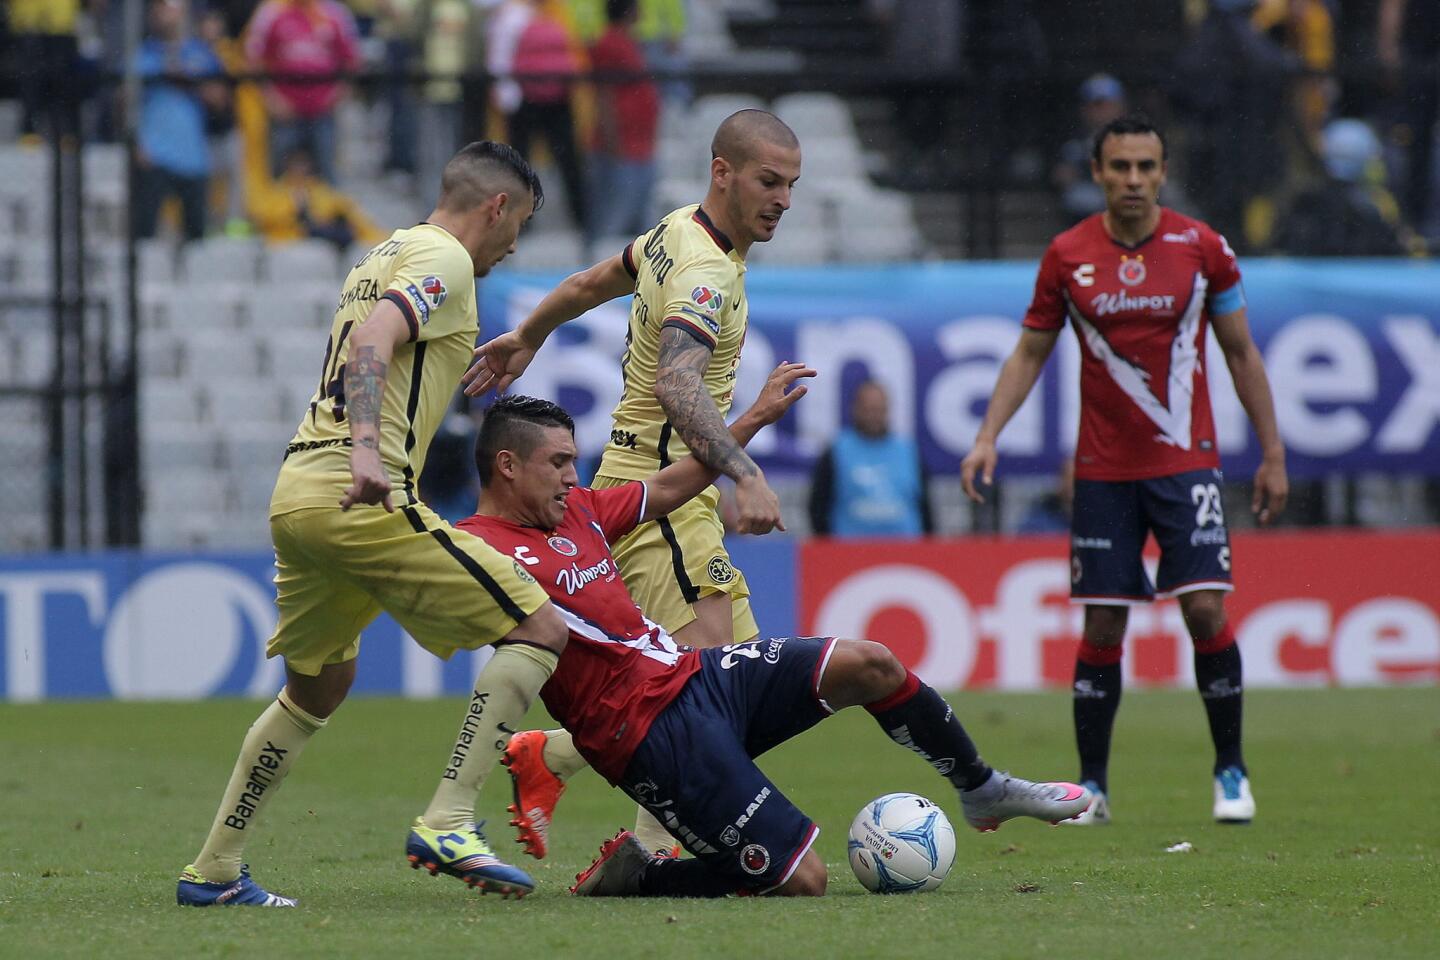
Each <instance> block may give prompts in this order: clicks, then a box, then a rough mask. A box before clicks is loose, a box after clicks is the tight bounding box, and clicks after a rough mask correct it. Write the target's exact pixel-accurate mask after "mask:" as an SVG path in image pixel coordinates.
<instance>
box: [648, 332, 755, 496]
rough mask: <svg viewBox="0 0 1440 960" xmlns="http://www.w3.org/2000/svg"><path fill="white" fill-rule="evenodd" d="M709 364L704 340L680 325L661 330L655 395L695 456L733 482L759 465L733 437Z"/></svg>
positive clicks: (708, 353)
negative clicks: (709, 380)
mask: <svg viewBox="0 0 1440 960" xmlns="http://www.w3.org/2000/svg"><path fill="white" fill-rule="evenodd" d="M709 364H710V350H709V349H708V348H707V347H706V346H705V345H704V344H703V343H701V342H700V341H698V340H696V339H695V338H694V337H692V336H690V334H688V333H686V332H685V331H683V330H677V329H675V328H674V327H667V328H665V329H663V330H661V331H660V356H659V359H658V362H657V364H656V373H655V397H656V399H658V400H659V401H660V406H661V407H663V408H664V410H665V415H666V416H667V417H669V418H670V424H671V425H672V426H673V427H674V428H675V431H676V432H677V433H679V434H680V439H681V440H684V441H685V445H686V446H688V447H689V448H690V452H691V453H692V454H694V455H695V459H697V460H699V461H700V462H701V463H703V464H705V466H707V467H709V468H710V469H712V470H716V471H719V472H720V473H723V474H725V475H726V476H727V477H730V478H731V479H732V480H739V479H740V478H742V477H749V476H754V475H755V474H756V473H758V472H759V468H758V467H756V466H755V461H754V460H752V459H750V455H749V454H747V453H746V452H745V450H744V448H743V447H741V446H740V444H739V443H738V442H736V440H735V438H734V437H733V436H731V435H730V428H729V427H727V426H726V425H725V418H724V417H722V416H721V415H720V411H719V409H717V408H716V406H715V400H714V399H713V398H712V397H711V396H710V394H709V392H708V391H706V389H705V368H706V367H707V366H709Z"/></svg>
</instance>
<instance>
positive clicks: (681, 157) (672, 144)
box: [655, 134, 710, 212]
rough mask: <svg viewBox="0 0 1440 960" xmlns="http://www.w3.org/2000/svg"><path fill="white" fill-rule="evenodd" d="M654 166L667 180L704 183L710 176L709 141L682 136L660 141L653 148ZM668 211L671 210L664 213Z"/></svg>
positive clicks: (667, 210)
mask: <svg viewBox="0 0 1440 960" xmlns="http://www.w3.org/2000/svg"><path fill="white" fill-rule="evenodd" d="M655 165H656V168H657V169H658V170H660V171H661V172H662V175H663V176H665V177H667V178H674V179H676V180H683V181H686V182H690V181H698V182H700V183H704V182H705V181H706V180H708V179H709V175H710V141H709V140H704V141H700V140H697V139H694V138H692V137H690V136H688V135H684V134H682V135H681V136H680V137H678V138H676V139H673V140H661V141H660V142H659V143H658V144H656V147H655ZM700 196H704V194H703V193H701V194H700ZM696 199H697V200H698V199H699V197H698V196H697V197H696ZM670 209H673V208H667V209H666V210H665V211H664V212H669V210H670Z"/></svg>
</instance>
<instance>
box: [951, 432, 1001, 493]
mask: <svg viewBox="0 0 1440 960" xmlns="http://www.w3.org/2000/svg"><path fill="white" fill-rule="evenodd" d="M997 459H999V458H998V456H997V454H996V453H995V444H993V443H991V442H990V441H989V440H976V441H975V446H973V447H971V448H970V452H969V453H967V454H965V459H964V460H961V461H960V485H961V486H962V487H964V488H965V496H967V497H969V498H970V499H971V500H974V501H975V502H976V503H984V502H985V496H984V495H983V494H982V493H981V492H980V491H979V490H977V489H976V488H975V474H977V473H978V474H980V482H981V483H983V484H985V486H987V487H988V486H990V484H992V483H994V482H995V461H996V460H997Z"/></svg>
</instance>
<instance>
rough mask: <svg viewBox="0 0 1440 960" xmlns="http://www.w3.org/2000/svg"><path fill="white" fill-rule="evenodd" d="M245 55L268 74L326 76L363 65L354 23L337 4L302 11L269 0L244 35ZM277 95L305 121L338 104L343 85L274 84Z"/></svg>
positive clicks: (323, 2) (323, 1) (323, 0)
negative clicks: (304, 118)
mask: <svg viewBox="0 0 1440 960" xmlns="http://www.w3.org/2000/svg"><path fill="white" fill-rule="evenodd" d="M245 53H246V55H247V56H248V57H249V58H250V61H251V63H254V64H255V65H256V66H257V67H258V68H259V69H261V70H265V71H268V72H270V73H280V74H292V75H300V76H304V75H316V76H324V75H326V74H332V73H342V72H344V71H346V70H353V69H355V68H356V67H358V66H359V65H360V39H359V33H358V31H357V30H356V27H355V18H354V17H353V16H351V14H350V10H349V9H348V8H347V7H346V6H345V5H344V4H343V3H338V2H336V0H320V2H319V3H316V4H314V5H313V6H310V7H302V6H300V5H298V4H295V3H288V2H284V0H269V2H267V3H264V4H261V6H260V9H258V10H256V11H255V16H254V19H252V20H251V21H250V27H249V29H248V32H247V33H246V40H245ZM275 93H276V94H277V95H278V96H280V97H282V98H284V99H285V101H286V102H288V103H289V104H290V106H291V107H292V108H293V109H294V110H295V112H296V114H298V115H299V116H301V117H306V118H314V117H318V116H321V115H323V114H325V113H328V112H329V111H330V110H331V109H332V108H333V107H334V106H335V102H336V101H337V100H339V99H340V84H339V83H336V82H328V81H327V82H321V83H295V82H290V83H286V82H284V81H278V80H277V81H276V82H275Z"/></svg>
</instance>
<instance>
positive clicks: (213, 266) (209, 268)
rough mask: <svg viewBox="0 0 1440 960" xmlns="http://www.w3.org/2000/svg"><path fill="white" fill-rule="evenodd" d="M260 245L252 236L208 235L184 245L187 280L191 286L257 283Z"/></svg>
mask: <svg viewBox="0 0 1440 960" xmlns="http://www.w3.org/2000/svg"><path fill="white" fill-rule="evenodd" d="M260 252H261V245H260V241H259V240H256V239H253V238H249V237H209V238H207V239H204V240H200V241H198V242H195V243H191V244H189V245H188V246H186V247H185V257H184V261H185V280H186V282H187V283H189V284H192V285H206V284H215V283H242V284H243V283H255V282H256V281H257V280H258V279H259V263H260Z"/></svg>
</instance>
